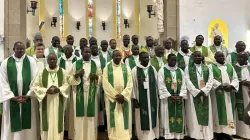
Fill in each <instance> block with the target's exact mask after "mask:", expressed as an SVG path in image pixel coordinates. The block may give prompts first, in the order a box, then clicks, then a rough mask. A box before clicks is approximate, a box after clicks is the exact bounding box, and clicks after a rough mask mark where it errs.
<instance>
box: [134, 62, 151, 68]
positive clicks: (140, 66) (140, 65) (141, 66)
mask: <svg viewBox="0 0 250 140" xmlns="http://www.w3.org/2000/svg"><path fill="white" fill-rule="evenodd" d="M137 66H138V67H139V68H142V69H148V68H149V66H150V63H148V65H147V66H146V67H145V66H143V65H142V64H141V63H138V64H137Z"/></svg>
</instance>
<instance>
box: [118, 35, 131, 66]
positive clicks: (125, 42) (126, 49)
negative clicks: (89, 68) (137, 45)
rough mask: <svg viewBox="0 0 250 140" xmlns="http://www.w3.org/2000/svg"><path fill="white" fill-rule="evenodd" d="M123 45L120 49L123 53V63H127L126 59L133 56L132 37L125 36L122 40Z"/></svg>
mask: <svg viewBox="0 0 250 140" xmlns="http://www.w3.org/2000/svg"><path fill="white" fill-rule="evenodd" d="M122 42H123V45H122V46H121V47H120V48H119V51H120V52H121V53H122V62H125V59H126V58H128V57H129V56H131V55H132V52H131V46H130V45H129V43H130V36H129V35H124V36H123V38H122Z"/></svg>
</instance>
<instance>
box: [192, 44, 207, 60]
mask: <svg viewBox="0 0 250 140" xmlns="http://www.w3.org/2000/svg"><path fill="white" fill-rule="evenodd" d="M196 47H197V46H193V47H192V48H190V51H191V52H195V51H196ZM201 47H202V48H201V50H202V55H203V56H204V57H207V56H208V48H207V47H205V46H201Z"/></svg>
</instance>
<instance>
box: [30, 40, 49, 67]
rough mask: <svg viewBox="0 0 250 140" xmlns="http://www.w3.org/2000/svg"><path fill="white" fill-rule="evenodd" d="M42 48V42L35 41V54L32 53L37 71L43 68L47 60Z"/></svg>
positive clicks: (43, 47)
mask: <svg viewBox="0 0 250 140" xmlns="http://www.w3.org/2000/svg"><path fill="white" fill-rule="evenodd" d="M44 50H45V46H44V44H43V43H42V42H39V43H36V45H35V55H33V58H34V59H35V60H36V66H37V72H39V71H41V70H43V69H44V68H45V67H46V65H47V61H46V59H45V56H44Z"/></svg>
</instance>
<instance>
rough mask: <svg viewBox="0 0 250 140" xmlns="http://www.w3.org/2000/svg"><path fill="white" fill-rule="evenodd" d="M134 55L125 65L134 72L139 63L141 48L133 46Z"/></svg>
mask: <svg viewBox="0 0 250 140" xmlns="http://www.w3.org/2000/svg"><path fill="white" fill-rule="evenodd" d="M132 53H133V54H132V55H131V56H129V57H128V59H126V61H125V64H126V65H127V66H128V67H130V69H131V70H132V69H133V68H134V67H135V66H136V64H138V63H139V46H137V45H132Z"/></svg>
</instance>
